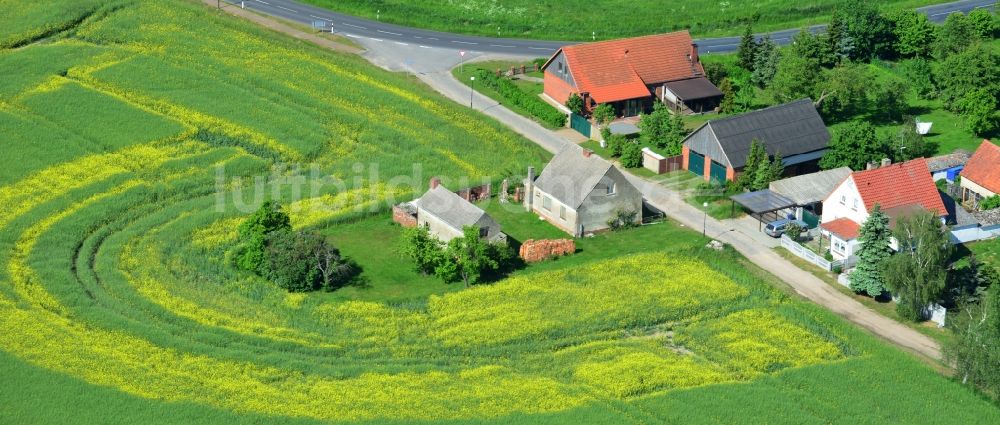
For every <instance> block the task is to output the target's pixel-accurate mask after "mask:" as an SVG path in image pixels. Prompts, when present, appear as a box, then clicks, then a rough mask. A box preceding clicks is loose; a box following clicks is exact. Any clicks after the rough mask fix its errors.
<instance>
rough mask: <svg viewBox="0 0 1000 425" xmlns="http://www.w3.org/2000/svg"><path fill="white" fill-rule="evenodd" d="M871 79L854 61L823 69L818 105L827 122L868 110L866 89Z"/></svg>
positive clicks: (818, 88)
mask: <svg viewBox="0 0 1000 425" xmlns="http://www.w3.org/2000/svg"><path fill="white" fill-rule="evenodd" d="M873 79H874V78H872V76H871V75H870V72H869V71H868V68H867V67H866V66H864V65H858V64H855V63H843V64H841V65H840V66H837V67H836V68H833V69H829V70H826V71H825V72H824V73H823V77H822V78H821V79H820V82H819V83H818V84H817V89H816V91H818V92H819V96H817V97H816V103H817V105H818V106H817V108H818V109H819V111H820V113H821V114H822V115H823V117H824V118H826V119H827V120H830V121H834V122H836V121H845V120H847V119H849V118H851V117H853V116H855V115H857V114H858V113H860V112H861V111H865V110H868V95H867V93H868V90H869V89H870V84H871V81H872V80H873Z"/></svg>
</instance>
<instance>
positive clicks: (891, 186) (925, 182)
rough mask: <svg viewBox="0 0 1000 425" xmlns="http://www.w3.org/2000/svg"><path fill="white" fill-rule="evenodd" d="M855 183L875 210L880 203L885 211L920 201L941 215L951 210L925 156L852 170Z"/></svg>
mask: <svg viewBox="0 0 1000 425" xmlns="http://www.w3.org/2000/svg"><path fill="white" fill-rule="evenodd" d="M852 176H853V178H854V184H855V185H856V186H857V188H858V193H860V194H861V199H862V200H863V201H864V202H865V208H867V209H868V210H869V211H871V209H872V208H874V207H875V204H878V205H879V206H880V207H881V208H882V210H883V211H885V210H888V209H893V208H897V207H902V206H908V205H919V206H921V207H923V208H924V209H925V210H928V211H931V212H934V213H936V214H938V215H939V216H944V215H947V214H948V210H947V209H945V207H944V201H942V200H941V194H940V193H939V192H938V190H937V186H935V185H934V179H933V178H931V171H930V168H928V167H927V160H926V159H924V158H918V159H914V160H912V161H907V162H904V163H900V164H892V165H888V166H885V167H882V168H876V169H874V170H866V171H858V172H855V173H854V174H852Z"/></svg>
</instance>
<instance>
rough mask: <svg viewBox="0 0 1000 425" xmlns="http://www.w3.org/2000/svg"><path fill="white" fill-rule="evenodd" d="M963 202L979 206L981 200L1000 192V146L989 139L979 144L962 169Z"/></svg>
mask: <svg viewBox="0 0 1000 425" xmlns="http://www.w3.org/2000/svg"><path fill="white" fill-rule="evenodd" d="M961 176H962V183H961V186H962V202H964V203H967V204H970V205H972V206H973V207H974V208H979V202H980V201H982V200H983V199H984V198H989V197H992V196H996V195H997V194H1000V146H997V145H994V144H993V142H990V141H989V140H984V141H983V144H981V145H979V149H976V153H974V154H972V157H971V158H969V162H968V163H966V164H965V168H963V169H962V173H961Z"/></svg>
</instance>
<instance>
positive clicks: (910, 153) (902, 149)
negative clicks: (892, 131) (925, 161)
mask: <svg viewBox="0 0 1000 425" xmlns="http://www.w3.org/2000/svg"><path fill="white" fill-rule="evenodd" d="M898 143H899V144H898V145H897V146H895V147H894V148H893V149H892V154H893V156H892V160H893V161H895V162H897V163H899V162H906V161H909V160H911V159H914V158H921V157H929V156H932V155H933V153H934V152H933V151H932V150H931V147H930V146H928V144H927V142H925V141H924V136H922V135H921V134H920V133H918V132H917V120H915V119H913V117H909V118H907V119H906V122H904V123H903V125H901V126H900V127H899V137H898Z"/></svg>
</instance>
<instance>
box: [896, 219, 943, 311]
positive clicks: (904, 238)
mask: <svg viewBox="0 0 1000 425" xmlns="http://www.w3.org/2000/svg"><path fill="white" fill-rule="evenodd" d="M893 236H894V237H895V238H896V243H897V244H898V245H899V252H898V253H897V254H896V255H893V256H892V257H890V258H889V259H888V260H887V261H886V263H885V271H884V273H883V276H885V284H886V287H887V288H888V289H889V290H890V291H892V293H893V294H894V295H896V296H897V297H899V303H898V304H896V311H897V312H898V313H899V315H900V317H904V318H906V319H909V320H912V321H920V320H921V319H923V312H924V309H925V308H926V307H927V306H928V305H930V304H931V303H933V302H936V301H938V300H939V299H940V297H941V295H943V294H944V290H945V288H946V283H947V275H948V270H947V269H948V259H949V258H950V257H951V253H952V245H951V242H950V241H949V239H948V231H947V229H946V228H945V227H944V225H942V224H941V221H940V220H938V218H937V217H936V216H935V215H934V214H933V213H930V212H921V213H918V214H914V215H910V216H906V217H902V218H900V219H899V220H898V221H897V222H896V229H895V231H893Z"/></svg>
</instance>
